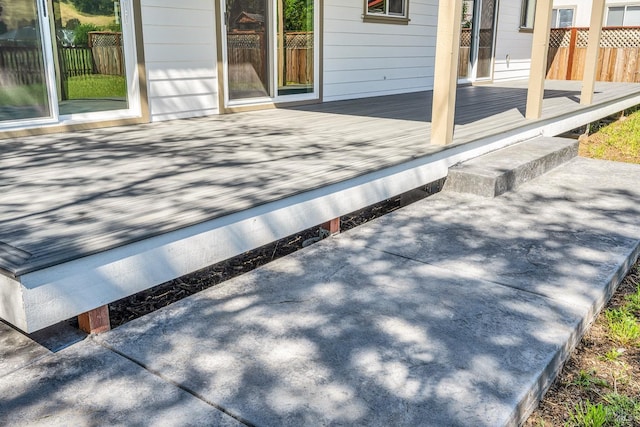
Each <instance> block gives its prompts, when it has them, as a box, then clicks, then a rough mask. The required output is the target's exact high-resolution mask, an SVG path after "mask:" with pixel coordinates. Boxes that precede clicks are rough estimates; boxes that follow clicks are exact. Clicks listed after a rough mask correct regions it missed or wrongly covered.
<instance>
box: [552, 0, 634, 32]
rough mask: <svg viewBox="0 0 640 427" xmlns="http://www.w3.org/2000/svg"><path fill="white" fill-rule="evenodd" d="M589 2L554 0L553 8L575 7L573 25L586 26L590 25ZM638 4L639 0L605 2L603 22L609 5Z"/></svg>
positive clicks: (582, 0)
mask: <svg viewBox="0 0 640 427" xmlns="http://www.w3.org/2000/svg"><path fill="white" fill-rule="evenodd" d="M591 4H592V0H554V2H553V7H554V8H573V9H575V15H574V24H573V25H574V26H575V27H588V26H589V25H591ZM625 5H627V6H630V5H633V6H640V0H611V1H607V2H606V7H605V15H604V22H603V23H602V25H606V22H607V11H608V8H609V7H611V6H625Z"/></svg>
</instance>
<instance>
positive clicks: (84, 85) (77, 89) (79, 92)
mask: <svg viewBox="0 0 640 427" xmlns="http://www.w3.org/2000/svg"><path fill="white" fill-rule="evenodd" d="M67 84H68V85H69V99H85V98H113V97H125V96H126V95H127V82H126V80H125V78H124V77H123V76H106V75H102V74H92V75H88V76H78V77H70V78H69V80H68V81H67Z"/></svg>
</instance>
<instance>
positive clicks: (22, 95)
mask: <svg viewBox="0 0 640 427" xmlns="http://www.w3.org/2000/svg"><path fill="white" fill-rule="evenodd" d="M46 98H47V92H46V89H45V87H44V85H42V84H34V85H22V86H10V87H4V88H2V90H0V106H12V107H26V106H35V105H45V104H46Z"/></svg>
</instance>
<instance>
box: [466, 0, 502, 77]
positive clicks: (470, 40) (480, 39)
mask: <svg viewBox="0 0 640 427" xmlns="http://www.w3.org/2000/svg"><path fill="white" fill-rule="evenodd" d="M496 3H497V0H462V5H463V7H462V30H461V34H460V56H459V60H458V79H459V80H461V81H467V82H468V81H475V80H485V79H490V78H491V77H492V73H493V57H494V53H493V50H494V45H495V25H496Z"/></svg>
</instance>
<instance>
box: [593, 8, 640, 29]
mask: <svg viewBox="0 0 640 427" xmlns="http://www.w3.org/2000/svg"><path fill="white" fill-rule="evenodd" d="M638 6H640V2H638V3H632V4H626V3H611V4H607V13H606V14H605V16H604V22H603V24H602V25H603V26H608V25H607V21H609V11H610V10H611V8H612V7H615V8H618V7H622V8H624V12H623V15H622V26H623V27H625V26H626V25H625V24H624V21H625V18H626V15H627V8H629V7H638ZM614 27H617V25H614Z"/></svg>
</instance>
